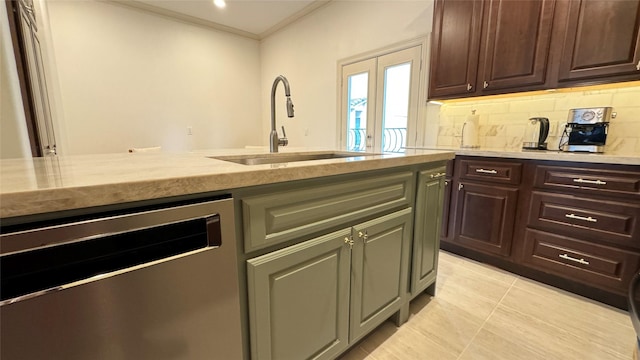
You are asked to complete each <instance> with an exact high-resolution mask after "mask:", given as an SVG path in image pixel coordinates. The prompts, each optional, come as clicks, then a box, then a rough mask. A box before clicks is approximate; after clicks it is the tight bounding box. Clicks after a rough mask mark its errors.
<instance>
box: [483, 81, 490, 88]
mask: <svg viewBox="0 0 640 360" xmlns="http://www.w3.org/2000/svg"><path fill="white" fill-rule="evenodd" d="M482 86H484V88H485V89H486V88H488V87H489V83H488V82H486V81H485V82H484V83H482Z"/></svg>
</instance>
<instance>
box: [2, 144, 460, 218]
mask: <svg viewBox="0 0 640 360" xmlns="http://www.w3.org/2000/svg"><path fill="white" fill-rule="evenodd" d="M327 151H332V150H327V149H324V150H322V151H321V150H319V149H289V148H288V149H286V150H285V152H287V153H299V152H305V153H308V152H327ZM264 153H268V149H255V148H254V149H216V150H201V151H196V152H190V153H126V154H100V155H82V156H58V157H48V158H33V159H10V160H0V218H9V217H16V216H23V215H33V214H40V213H48V212H54V211H61V210H70V209H80V208H85V207H92V206H100V205H109V204H118V203H124V202H130V201H139V200H148V199H157V198H164V197H170V196H179V195H187V194H197V193H203V192H210V191H220V190H231V189H235V188H241V187H247V186H255V185H263V184H270V183H277V182H285V181H294V180H302V179H309V178H315V177H322V176H331V175H339V174H347V173H354V172H360V171H369V170H377V169H384V168H391V167H397V166H403V165H413V164H420V163H426V162H433V161H441V160H448V159H452V158H453V157H454V153H453V152H451V151H447V150H407V152H406V153H405V154H381V155H367V156H357V157H349V158H338V159H326V160H313V161H303V162H289V163H278V164H266V165H241V164H236V163H232V162H227V161H222V160H217V159H212V158H210V157H212V156H229V155H247V154H264Z"/></svg>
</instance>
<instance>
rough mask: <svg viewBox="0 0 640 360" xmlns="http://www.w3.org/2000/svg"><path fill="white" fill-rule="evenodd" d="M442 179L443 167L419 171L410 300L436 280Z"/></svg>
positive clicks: (442, 194)
mask: <svg viewBox="0 0 640 360" xmlns="http://www.w3.org/2000/svg"><path fill="white" fill-rule="evenodd" d="M445 176H446V167H445V166H442V167H438V168H435V169H430V170H425V171H421V172H420V173H419V174H418V185H417V194H416V206H415V224H414V235H413V258H412V264H413V265H412V271H411V297H415V296H416V295H418V294H420V293H421V292H423V291H425V290H426V289H427V288H428V287H429V286H431V285H433V284H434V283H435V281H436V275H437V268H438V250H439V248H440V229H441V225H440V224H441V222H442V209H443V201H444V190H445ZM432 294H433V291H432ZM433 295H435V294H433Z"/></svg>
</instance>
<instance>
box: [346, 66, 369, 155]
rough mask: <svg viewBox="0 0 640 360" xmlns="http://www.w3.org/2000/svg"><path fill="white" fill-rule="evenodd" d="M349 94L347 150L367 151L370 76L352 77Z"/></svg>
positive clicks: (350, 78)
mask: <svg viewBox="0 0 640 360" xmlns="http://www.w3.org/2000/svg"><path fill="white" fill-rule="evenodd" d="M348 79H349V84H348V85H349V90H348V94H347V101H348V108H347V119H348V120H347V150H349V151H365V148H366V144H367V134H366V133H367V89H368V85H369V74H368V73H362V74H356V75H351V76H349V77H348Z"/></svg>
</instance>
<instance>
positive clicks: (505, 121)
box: [436, 82, 640, 156]
mask: <svg viewBox="0 0 640 360" xmlns="http://www.w3.org/2000/svg"><path fill="white" fill-rule="evenodd" d="M622 85H623V86H624V87H611V88H608V89H606V88H605V89H593V88H591V89H589V88H585V90H582V91H581V90H580V89H579V88H576V89H572V91H570V92H569V91H557V92H554V91H549V92H546V93H541V94H535V95H525V96H513V97H497V98H496V97H489V98H474V99H471V100H468V101H466V100H457V101H454V102H448V103H447V102H445V103H444V104H443V105H442V106H441V107H440V118H439V127H438V139H437V144H436V145H438V146H459V145H460V140H461V139H460V135H461V128H462V124H463V123H464V121H465V120H466V118H467V116H469V115H471V111H472V110H476V114H478V115H480V120H479V128H478V134H479V140H480V145H481V146H482V147H486V148H504V149H518V148H520V147H521V146H522V137H523V135H524V131H525V126H526V122H527V119H529V118H531V117H536V116H542V117H547V118H549V122H550V125H551V128H550V131H549V138H548V139H547V142H548V144H549V149H557V148H558V142H559V140H560V136H561V135H562V132H563V130H564V127H565V124H566V122H567V117H568V113H569V110H570V109H574V108H580V107H598V106H612V107H613V108H614V111H615V112H617V117H616V118H615V119H613V120H611V124H610V125H609V134H608V137H607V147H606V152H607V153H615V154H631V155H636V154H637V155H638V156H640V82H634V83H628V84H622ZM629 85H631V86H629Z"/></svg>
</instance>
